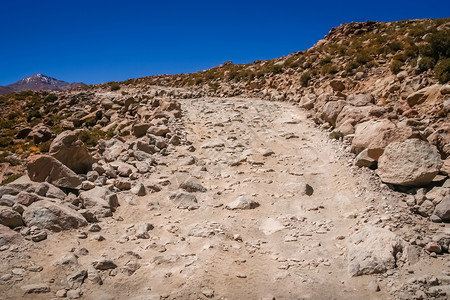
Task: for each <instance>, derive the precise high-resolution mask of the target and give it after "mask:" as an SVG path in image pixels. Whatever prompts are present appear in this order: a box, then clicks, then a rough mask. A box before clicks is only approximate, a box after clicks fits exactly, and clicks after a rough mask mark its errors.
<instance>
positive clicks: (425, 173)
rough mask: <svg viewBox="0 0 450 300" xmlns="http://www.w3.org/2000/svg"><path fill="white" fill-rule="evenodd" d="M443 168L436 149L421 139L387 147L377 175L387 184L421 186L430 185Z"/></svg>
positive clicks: (381, 158) (379, 162) (380, 159)
mask: <svg viewBox="0 0 450 300" xmlns="http://www.w3.org/2000/svg"><path fill="white" fill-rule="evenodd" d="M441 166H442V160H441V158H440V155H439V153H438V151H437V149H436V147H434V146H431V145H430V144H428V143H427V142H425V141H422V140H419V139H410V140H406V141H404V142H394V143H391V144H389V145H388V146H387V147H386V149H385V150H384V153H383V155H381V157H380V158H379V160H378V170H377V174H378V175H379V176H380V178H381V180H382V181H383V182H386V183H392V184H398V185H405V186H421V185H425V184H428V183H430V182H431V181H432V180H433V178H434V177H435V176H436V174H437V173H438V172H439V169H440V168H441Z"/></svg>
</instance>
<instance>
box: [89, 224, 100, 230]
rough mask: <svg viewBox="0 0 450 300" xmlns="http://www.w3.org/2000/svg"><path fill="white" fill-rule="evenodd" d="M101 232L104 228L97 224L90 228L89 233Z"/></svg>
mask: <svg viewBox="0 0 450 300" xmlns="http://www.w3.org/2000/svg"><path fill="white" fill-rule="evenodd" d="M100 230H102V228H101V227H100V225H98V224H97V223H95V224H92V225H91V226H89V231H90V232H99V231H100Z"/></svg>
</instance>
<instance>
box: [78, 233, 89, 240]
mask: <svg viewBox="0 0 450 300" xmlns="http://www.w3.org/2000/svg"><path fill="white" fill-rule="evenodd" d="M87 237H88V235H87V233H86V232H80V233H78V234H77V238H79V239H82V240H84V239H87Z"/></svg>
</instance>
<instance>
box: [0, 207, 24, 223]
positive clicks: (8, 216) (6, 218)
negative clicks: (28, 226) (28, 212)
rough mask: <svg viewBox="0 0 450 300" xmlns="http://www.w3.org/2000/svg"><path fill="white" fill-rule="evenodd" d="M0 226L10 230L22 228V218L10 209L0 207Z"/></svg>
mask: <svg viewBox="0 0 450 300" xmlns="http://www.w3.org/2000/svg"><path fill="white" fill-rule="evenodd" d="M0 224H2V225H4V226H8V227H10V228H15V227H18V226H22V225H23V220H22V216H21V215H20V214H19V213H18V212H16V211H14V210H13V209H12V208H9V207H4V206H0Z"/></svg>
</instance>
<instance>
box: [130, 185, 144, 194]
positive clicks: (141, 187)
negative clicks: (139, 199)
mask: <svg viewBox="0 0 450 300" xmlns="http://www.w3.org/2000/svg"><path fill="white" fill-rule="evenodd" d="M130 192H131V193H133V194H135V195H137V196H145V195H146V194H147V192H146V191H145V186H144V185H143V184H142V183H141V182H139V183H137V184H136V185H135V186H134V187H133V188H132V189H131V190H130Z"/></svg>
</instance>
